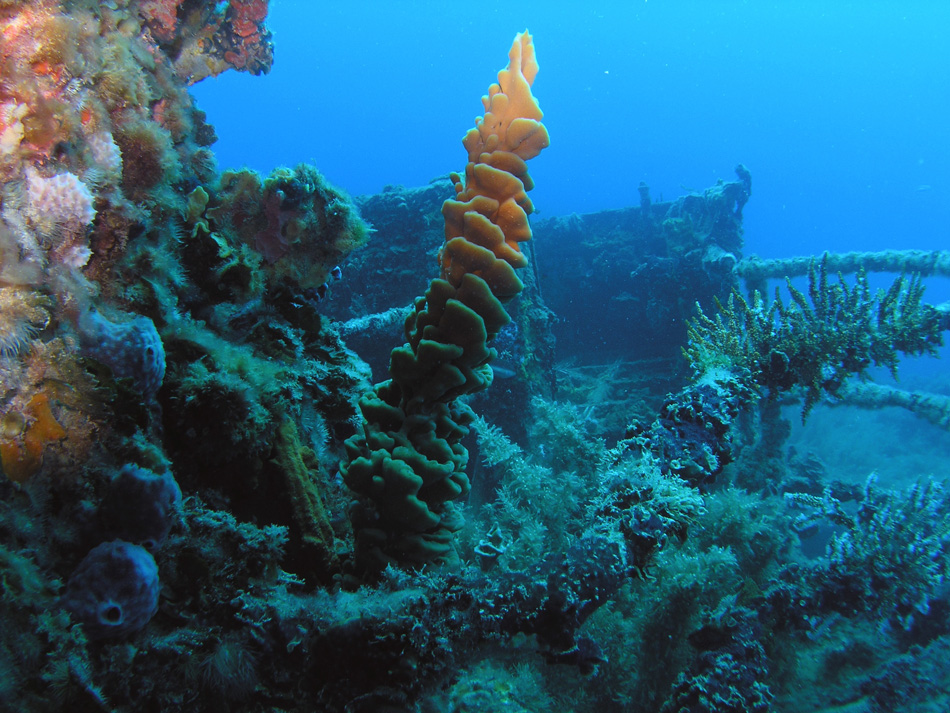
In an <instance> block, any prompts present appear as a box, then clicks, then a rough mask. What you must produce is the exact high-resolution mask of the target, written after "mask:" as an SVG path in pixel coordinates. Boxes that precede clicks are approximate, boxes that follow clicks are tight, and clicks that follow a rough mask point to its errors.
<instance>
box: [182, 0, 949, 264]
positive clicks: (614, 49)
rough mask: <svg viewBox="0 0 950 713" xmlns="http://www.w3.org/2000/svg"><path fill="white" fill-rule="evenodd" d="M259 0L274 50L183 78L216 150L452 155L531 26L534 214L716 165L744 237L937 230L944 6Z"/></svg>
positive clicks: (394, 169) (365, 162)
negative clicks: (257, 67)
mask: <svg viewBox="0 0 950 713" xmlns="http://www.w3.org/2000/svg"><path fill="white" fill-rule="evenodd" d="M472 7H475V6H474V5H471V6H463V5H462V4H460V3H445V2H347V3H341V4H339V5H338V6H336V7H334V6H333V5H331V4H330V3H324V2H320V3H316V2H311V1H310V0H300V1H294V0H272V2H271V10H270V14H269V16H268V26H269V27H271V28H272V30H273V31H274V35H275V45H276V49H275V58H276V59H275V64H274V68H273V70H272V72H271V73H270V74H269V75H267V76H265V77H252V76H248V75H244V74H239V73H237V72H227V73H226V74H224V75H223V76H222V77H220V78H218V79H213V80H206V81H205V82H203V83H201V84H199V85H198V86H196V87H194V93H195V94H196V95H197V97H198V100H199V106H200V107H201V108H203V109H205V110H206V111H207V112H208V115H209V119H210V121H211V122H212V123H213V124H214V126H215V127H216V129H217V132H218V135H219V137H220V139H219V142H218V144H217V145H216V151H217V154H218V157H219V162H220V165H221V167H222V168H227V167H237V166H241V165H247V166H250V167H252V168H255V169H257V170H260V171H263V172H267V171H269V170H270V169H271V168H273V167H275V166H277V165H293V164H295V163H297V162H300V161H311V162H313V163H314V164H316V166H317V167H318V168H319V169H320V170H321V171H322V172H323V173H324V175H325V176H327V177H328V178H329V179H330V180H331V181H332V182H334V183H336V184H337V185H339V186H341V187H343V188H345V189H347V190H348V191H349V192H350V193H352V194H354V195H359V194H366V193H374V192H378V191H380V190H381V189H382V188H383V186H385V185H387V184H402V185H406V186H413V185H419V184H423V183H426V182H428V181H429V180H430V179H431V178H434V177H436V176H439V175H442V174H445V173H447V172H448V171H452V170H459V169H460V168H461V167H462V166H463V162H464V153H463V150H462V148H461V145H460V139H461V136H462V135H463V134H464V132H465V131H466V130H467V129H468V128H469V127H470V126H472V122H473V119H474V117H475V116H476V115H478V114H481V113H482V106H481V103H480V102H479V97H480V96H481V95H482V94H483V93H484V92H485V91H486V89H487V87H488V84H489V83H490V82H491V81H493V80H494V78H495V74H496V72H497V71H498V70H499V69H501V68H502V67H503V66H504V65H505V63H506V61H507V58H506V52H507V50H508V47H509V46H510V44H511V40H512V38H513V37H514V35H515V33H516V32H518V31H520V30H523V29H524V28H525V27H527V28H529V29H530V31H531V32H532V34H533V35H534V37H535V44H536V47H537V52H538V59H539V63H540V66H541V71H540V74H539V75H538V80H537V82H536V83H535V87H534V90H535V95H536V96H537V97H538V98H539V99H540V102H541V107H542V109H543V110H544V112H545V123H546V124H547V126H548V128H549V131H550V134H551V138H552V145H551V147H550V148H549V149H548V150H546V151H545V152H544V153H543V154H542V155H541V156H540V157H539V158H538V159H536V160H535V161H533V162H532V166H531V170H532V175H533V176H534V178H535V182H536V184H537V188H536V190H535V192H534V194H533V195H534V200H535V204H536V206H537V208H538V210H539V211H540V213H541V214H542V215H549V216H550V215H564V214H569V213H572V212H588V211H596V210H600V209H604V208H615V207H621V206H627V205H634V204H636V203H637V198H636V195H637V193H636V186H637V184H638V183H639V182H640V181H646V182H647V183H648V184H649V185H650V186H651V187H652V193H653V197H654V200H659V199H660V198H661V197H664V198H667V199H669V198H674V197H676V196H678V195H681V194H683V192H684V189H699V190H701V189H703V188H705V187H707V186H709V185H711V184H712V183H714V182H715V181H716V180H717V179H719V178H725V179H727V180H730V179H732V178H733V167H734V166H735V165H736V164H737V163H740V162H741V163H745V164H746V165H747V166H748V167H749V168H750V169H751V171H752V175H753V197H752V200H751V202H750V203H749V205H748V207H747V209H746V213H745V226H746V253H747V254H750V253H757V254H759V255H763V256H783V255H797V254H812V253H820V252H821V251H823V250H856V249H881V248H885V247H902V248H923V249H936V248H946V247H947V245H948V243H950V240H948V239H950V42H948V40H947V37H948V31H950V2H946V1H945V0H942V1H933V2H908V1H907V0H904V1H903V2H873V1H869V0H863V1H861V2H839V1H832V2H829V1H827V0H826V1H825V2H815V1H798V2H737V1H734V0H730V1H728V2H725V1H724V2H716V1H711V0H706V1H704V2H698V1H696V2H688V1H686V0H679V1H671V0H649V1H647V2H642V1H635V0H629V1H628V2H606V3H604V2H600V3H598V2H586V3H579V2H551V1H550V0H549V1H548V2H521V3H507V4H502V3H492V2H485V3H480V4H478V5H477V8H478V9H471V8H472Z"/></svg>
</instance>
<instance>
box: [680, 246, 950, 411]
mask: <svg viewBox="0 0 950 713" xmlns="http://www.w3.org/2000/svg"><path fill="white" fill-rule="evenodd" d="M787 285H788V291H789V295H790V297H791V301H790V302H789V303H788V304H787V305H786V304H785V303H784V302H783V301H782V299H781V296H780V295H779V292H778V290H776V294H775V299H774V300H773V302H772V303H771V304H770V305H766V304H765V302H764V300H763V299H762V297H761V296H760V295H759V293H758V292H756V293H754V294H753V297H752V300H751V303H750V302H747V301H746V300H745V299H743V298H742V296H740V295H739V294H738V293H733V294H732V295H730V297H729V300H728V302H727V303H726V304H725V305H722V304H721V303H720V304H719V307H720V314H718V315H716V317H715V318H714V319H711V318H709V317H708V316H707V315H705V314H704V313H703V312H702V310H701V309H700V310H699V315H698V316H697V317H696V319H695V320H694V321H693V322H692V324H691V325H690V327H689V346H688V347H687V348H686V350H685V355H686V358H687V359H688V360H689V362H690V365H691V366H692V368H693V370H694V371H695V372H696V373H697V374H702V373H704V372H707V371H709V370H710V369H712V368H716V367H721V368H725V369H728V370H731V371H734V372H745V373H747V374H748V376H749V377H750V379H751V381H752V382H753V383H754V384H755V385H757V386H759V387H766V388H768V389H769V391H770V392H772V393H773V394H775V393H780V392H784V391H788V390H790V389H793V388H795V387H797V386H800V387H804V389H805V405H804V411H803V414H802V416H803V418H804V417H806V416H807V415H808V412H809V411H810V410H811V408H812V407H813V406H814V405H815V403H816V402H817V401H818V399H819V398H820V397H821V395H822V393H827V394H830V395H832V396H834V395H835V394H836V393H837V392H838V390H839V389H840V388H841V386H842V385H843V384H844V383H845V381H847V380H848V378H849V377H850V376H852V375H854V374H858V375H863V374H864V373H865V372H866V371H867V369H868V368H869V367H871V366H886V367H887V368H888V369H889V370H890V371H891V373H892V374H896V371H897V362H898V355H899V354H924V353H927V354H934V353H935V352H936V349H937V347H939V346H940V345H941V344H942V343H943V336H942V333H941V323H940V316H939V313H938V311H937V310H936V309H935V308H934V307H933V306H931V305H928V304H925V303H924V302H922V297H923V292H924V287H923V284H922V283H921V280H920V278H919V276H915V277H910V278H908V277H906V276H903V275H902V276H900V277H899V278H897V280H895V281H894V283H893V284H892V285H891V286H890V288H889V289H888V290H886V291H884V290H882V291H879V292H878V294H877V295H876V296H875V297H873V298H872V297H871V289H870V287H869V285H868V280H867V276H866V275H865V274H864V273H863V272H860V273H858V276H857V279H856V281H855V284H854V286H852V287H849V286H848V285H847V284H846V283H845V281H844V279H843V278H842V277H841V276H840V275H839V277H838V283H837V284H831V283H829V281H828V275H827V268H826V262H825V260H822V261H821V262H819V263H818V264H817V267H816V265H815V264H814V263H813V264H812V267H811V270H810V271H809V276H808V294H807V295H805V294H804V293H802V292H801V291H800V290H798V289H796V288H795V287H794V286H793V285H792V283H791V281H790V280H788V281H787Z"/></svg>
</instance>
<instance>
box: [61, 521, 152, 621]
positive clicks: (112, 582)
mask: <svg viewBox="0 0 950 713" xmlns="http://www.w3.org/2000/svg"><path fill="white" fill-rule="evenodd" d="M63 604H64V606H65V607H66V608H67V609H68V610H69V611H70V612H71V613H72V614H73V616H74V617H75V618H76V620H77V621H79V622H80V623H81V624H82V625H83V630H84V631H85V632H86V636H88V637H89V638H90V639H105V638H111V637H116V636H124V635H126V634H131V633H133V632H135V631H138V630H139V629H141V628H142V627H144V626H145V625H146V624H148V622H149V619H151V618H152V615H153V614H155V612H156V610H157V609H158V567H157V566H156V564H155V559H154V558H153V557H152V555H151V554H149V552H148V550H146V549H145V548H144V547H139V546H138V545H132V544H129V543H128V542H123V541H122V540H115V541H113V542H103V543H102V544H101V545H99V546H98V547H95V548H93V549H92V550H91V551H90V552H89V554H88V555H86V557H85V558H84V559H83V561H82V562H80V563H79V566H78V567H77V568H76V571H75V572H73V576H72V577H70V578H69V583H68V584H67V585H66V595H65V597H64V598H63Z"/></svg>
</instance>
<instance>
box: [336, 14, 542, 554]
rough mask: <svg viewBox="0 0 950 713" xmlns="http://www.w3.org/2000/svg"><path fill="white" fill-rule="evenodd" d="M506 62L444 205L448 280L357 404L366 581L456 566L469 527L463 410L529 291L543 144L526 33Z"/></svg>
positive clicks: (344, 467) (357, 523)
mask: <svg viewBox="0 0 950 713" xmlns="http://www.w3.org/2000/svg"><path fill="white" fill-rule="evenodd" d="M508 57H509V60H510V61H509V64H508V67H507V68H506V69H503V70H502V71H501V72H499V73H498V83H497V84H493V85H492V86H491V88H490V89H489V90H488V95H487V96H485V97H483V98H482V102H483V104H484V106H485V116H484V117H482V118H480V119H478V120H476V124H475V128H473V129H471V130H470V131H469V132H468V133H467V134H466V136H465V138H464V140H463V145H464V146H465V149H466V150H467V151H468V159H469V160H468V165H467V166H466V168H465V179H464V181H463V179H462V177H461V176H459V175H457V174H453V176H452V180H453V182H454V183H455V193H456V196H455V198H454V199H450V200H447V201H446V202H445V204H444V205H443V206H442V215H443V216H444V218H445V244H444V245H443V246H442V250H441V251H440V252H439V264H440V266H441V268H442V275H441V277H440V278H437V279H435V280H432V282H431V284H430V285H429V289H428V290H427V291H426V294H425V296H424V297H420V298H418V299H417V300H416V305H415V311H414V312H413V313H412V314H411V315H410V316H409V317H408V318H407V319H406V339H407V340H408V344H406V345H405V346H402V347H399V348H397V349H394V350H393V353H392V357H391V359H390V367H389V371H390V374H391V375H392V379H391V380H390V381H387V382H385V383H383V384H378V385H377V386H376V387H375V389H374V390H373V392H371V393H369V394H366V395H365V396H364V397H363V398H362V399H361V401H360V410H361V411H362V414H363V419H364V422H363V432H362V433H361V434H358V435H356V436H353V437H352V438H350V439H349V440H347V442H346V450H347V460H346V461H345V462H344V463H342V464H341V465H340V473H341V475H342V476H343V480H344V482H345V483H346V484H347V486H348V487H349V488H350V489H351V490H352V491H353V492H354V493H355V494H356V495H357V501H356V502H354V504H353V506H352V508H351V510H350V521H351V522H352V523H353V529H354V530H355V532H356V555H357V560H358V563H359V566H360V568H361V569H362V570H363V571H367V572H372V571H379V570H381V569H382V568H383V567H385V566H386V565H388V564H398V565H403V566H412V567H421V566H424V565H427V564H433V563H451V562H453V561H456V560H457V558H458V555H457V553H456V551H455V546H454V541H453V540H454V533H455V532H456V531H458V529H459V528H460V527H461V525H462V520H461V515H460V514H459V513H458V511H457V510H456V509H455V508H454V506H453V502H452V501H453V500H456V499H458V498H461V497H464V496H465V495H466V494H467V493H468V491H469V481H468V476H467V475H466V474H465V467H466V464H467V462H468V452H467V451H466V449H465V447H464V446H463V445H462V442H461V441H462V438H464V436H465V435H466V434H467V433H468V424H469V423H470V422H471V419H472V417H473V414H472V412H471V410H470V409H469V408H468V406H467V405H466V404H465V403H464V402H462V401H458V400H457V399H458V397H460V396H464V395H466V394H471V393H474V392H476V391H479V390H481V389H484V388H486V387H487V386H488V385H489V384H491V381H492V372H491V368H490V366H489V364H490V362H491V360H492V359H493V358H494V356H495V350H494V349H492V348H491V347H490V346H489V343H490V342H491V340H492V339H493V338H494V337H495V335H496V334H498V331H499V330H500V329H501V328H502V327H504V326H505V324H507V323H508V321H509V319H510V318H509V317H508V314H507V312H505V308H504V306H503V302H505V301H507V300H510V299H511V298H512V297H514V296H515V295H517V294H518V293H519V292H521V289H522V287H523V285H522V283H521V280H519V279H518V276H517V275H516V274H515V270H516V269H518V268H522V267H524V266H525V265H527V258H526V257H525V255H524V253H522V252H521V247H520V243H522V242H524V241H526V240H529V239H530V238H531V227H530V225H529V224H528V215H529V214H530V213H531V212H532V210H533V206H532V205H531V201H530V200H529V199H528V195H527V191H528V190H530V189H531V187H532V185H533V184H532V182H531V178H530V177H529V176H528V168H527V164H526V163H525V162H526V161H527V160H529V159H531V158H533V157H534V156H537V155H538V153H539V152H540V151H541V150H542V149H543V148H544V147H545V146H547V145H548V133H547V130H546V129H545V128H544V125H543V124H541V110H540V108H539V107H538V103H537V101H535V99H534V97H533V96H532V95H531V83H532V82H533V81H534V77H535V75H536V74H537V72H538V64H537V62H536V61H535V57H534V45H533V44H532V42H531V35H529V34H528V33H527V32H523V33H521V34H519V35H518V36H517V37H516V38H515V41H514V44H513V45H512V48H511V51H510V52H509V53H508Z"/></svg>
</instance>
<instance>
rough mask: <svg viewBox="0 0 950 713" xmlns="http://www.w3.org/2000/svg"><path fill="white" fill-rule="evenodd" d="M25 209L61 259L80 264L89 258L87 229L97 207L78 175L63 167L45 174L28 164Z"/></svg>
mask: <svg viewBox="0 0 950 713" xmlns="http://www.w3.org/2000/svg"><path fill="white" fill-rule="evenodd" d="M24 212H25V214H26V216H27V217H28V218H29V220H30V222H31V224H32V226H33V227H34V229H35V230H36V231H37V232H38V233H39V234H40V235H42V236H43V237H44V239H46V240H47V241H48V242H49V243H50V245H48V246H47V247H48V248H49V250H50V252H51V254H52V255H53V256H54V257H56V258H58V259H59V261H60V262H63V263H65V264H67V265H69V266H70V267H76V268H79V267H82V266H83V265H85V264H86V263H87V262H88V261H89V256H90V254H91V253H90V250H89V246H88V243H87V241H86V229H87V227H88V226H89V224H90V223H92V220H93V218H95V217H96V209H95V207H94V206H93V195H92V192H91V191H90V190H89V188H88V187H87V186H86V185H85V184H84V183H83V182H82V181H80V180H79V177H78V176H76V175H75V174H72V173H70V172H68V171H66V172H64V173H57V174H56V175H54V176H50V177H48V178H44V177H43V176H41V175H40V174H39V172H38V171H37V170H36V169H35V168H33V167H32V166H28V167H27V169H26V206H25V209H24Z"/></svg>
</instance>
